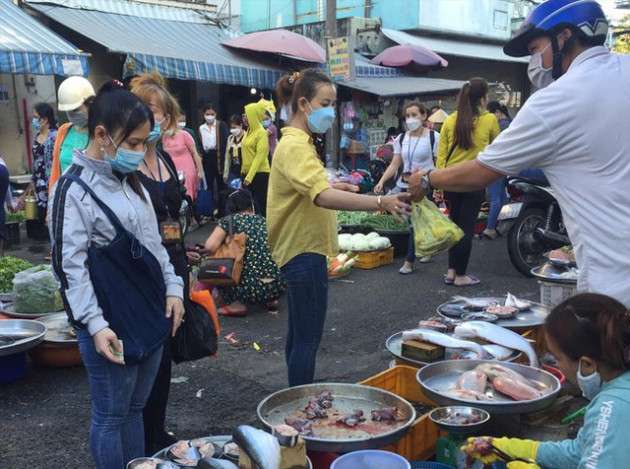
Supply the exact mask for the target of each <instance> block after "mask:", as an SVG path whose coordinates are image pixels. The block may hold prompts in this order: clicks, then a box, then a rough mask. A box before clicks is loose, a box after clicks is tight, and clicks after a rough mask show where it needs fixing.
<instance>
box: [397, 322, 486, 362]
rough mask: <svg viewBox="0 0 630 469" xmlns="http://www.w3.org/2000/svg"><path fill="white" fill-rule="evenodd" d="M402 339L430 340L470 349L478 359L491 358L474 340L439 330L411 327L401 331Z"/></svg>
mask: <svg viewBox="0 0 630 469" xmlns="http://www.w3.org/2000/svg"><path fill="white" fill-rule="evenodd" d="M402 340H403V341H405V340H419V341H422V342H430V343H432V344H435V345H441V346H442V347H446V348H459V349H466V350H472V351H473V352H475V353H476V354H477V357H478V358H479V359H482V360H483V359H486V358H491V356H490V354H489V353H488V352H486V351H485V350H484V349H483V347H482V346H481V345H479V344H477V343H475V342H470V341H468V340H461V339H458V338H457V337H453V336H450V335H446V334H442V333H441V332H437V331H432V330H430V329H412V330H410V331H403V333H402Z"/></svg>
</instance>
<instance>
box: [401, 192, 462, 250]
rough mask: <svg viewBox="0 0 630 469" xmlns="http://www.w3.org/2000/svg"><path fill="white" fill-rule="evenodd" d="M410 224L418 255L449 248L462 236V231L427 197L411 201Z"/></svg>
mask: <svg viewBox="0 0 630 469" xmlns="http://www.w3.org/2000/svg"><path fill="white" fill-rule="evenodd" d="M411 225H412V226H413V232H414V244H415V246H416V256H418V257H425V256H432V255H433V254H437V253H438V252H441V251H445V250H447V249H450V248H451V247H453V246H454V245H456V244H457V243H458V242H459V240H460V239H462V237H463V236H464V232H463V231H462V230H461V229H460V228H459V227H458V226H457V225H456V224H455V223H453V222H452V221H451V220H450V219H449V218H448V217H447V216H446V215H444V214H443V213H442V212H441V211H440V209H439V208H438V207H437V206H436V205H435V204H434V203H433V202H431V201H430V200H428V199H427V198H424V199H422V200H421V201H420V202H414V203H413V208H412V211H411Z"/></svg>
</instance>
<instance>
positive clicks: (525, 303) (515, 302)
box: [505, 292, 533, 311]
mask: <svg viewBox="0 0 630 469" xmlns="http://www.w3.org/2000/svg"><path fill="white" fill-rule="evenodd" d="M532 304H533V303H532V302H531V301H529V300H520V299H518V298H516V297H515V296H514V295H512V294H511V293H510V292H508V294H507V299H506V300H505V306H511V307H514V308H516V309H518V310H519V311H525V310H527V309H529V308H531V307H532Z"/></svg>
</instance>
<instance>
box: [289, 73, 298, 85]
mask: <svg viewBox="0 0 630 469" xmlns="http://www.w3.org/2000/svg"><path fill="white" fill-rule="evenodd" d="M298 78H300V72H293V75H291V76H290V77H289V83H291V84H293V83H294V82H295V80H296V79H298Z"/></svg>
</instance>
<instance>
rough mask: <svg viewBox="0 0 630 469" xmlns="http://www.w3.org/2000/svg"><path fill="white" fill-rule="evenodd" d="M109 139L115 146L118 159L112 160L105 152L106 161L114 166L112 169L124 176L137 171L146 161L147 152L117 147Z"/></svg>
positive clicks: (110, 139)
mask: <svg viewBox="0 0 630 469" xmlns="http://www.w3.org/2000/svg"><path fill="white" fill-rule="evenodd" d="M107 138H109V141H110V142H112V145H114V148H115V149H116V157H115V158H114V159H111V158H110V157H109V155H108V154H107V153H105V150H103V154H104V155H105V160H106V161H107V162H108V163H109V164H110V165H111V166H112V169H113V170H114V171H118V172H119V173H123V174H129V173H133V172H134V171H137V170H138V168H139V167H140V165H141V164H142V160H144V155H145V154H146V150H145V151H134V150H128V149H127V148H121V147H120V146H116V144H115V143H114V141H113V140H112V138H111V137H110V136H109V135H108V136H107Z"/></svg>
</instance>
